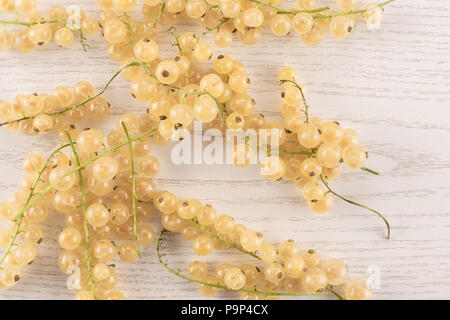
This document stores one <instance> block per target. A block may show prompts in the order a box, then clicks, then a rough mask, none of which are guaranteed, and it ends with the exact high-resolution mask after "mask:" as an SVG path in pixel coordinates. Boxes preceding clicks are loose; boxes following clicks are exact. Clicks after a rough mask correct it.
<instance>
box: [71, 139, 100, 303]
mask: <svg viewBox="0 0 450 320" xmlns="http://www.w3.org/2000/svg"><path fill="white" fill-rule="evenodd" d="M65 133H66V136H67V140H68V141H69V144H70V148H71V149H72V153H73V157H74V158H75V163H76V165H77V166H78V167H80V170H78V180H79V187H80V192H81V207H82V208H83V220H84V221H83V228H84V245H85V250H86V252H85V256H84V258H85V260H86V266H87V272H88V279H89V285H90V287H91V292H92V295H93V296H94V299H97V297H96V294H95V285H94V278H93V276H92V266H91V254H90V253H89V226H88V221H87V216H86V190H85V189H84V182H83V175H82V170H83V169H84V168H85V167H84V166H81V163H80V158H79V157H78V152H77V149H76V148H75V144H74V142H73V140H72V137H71V136H70V134H69V132H68V131H65Z"/></svg>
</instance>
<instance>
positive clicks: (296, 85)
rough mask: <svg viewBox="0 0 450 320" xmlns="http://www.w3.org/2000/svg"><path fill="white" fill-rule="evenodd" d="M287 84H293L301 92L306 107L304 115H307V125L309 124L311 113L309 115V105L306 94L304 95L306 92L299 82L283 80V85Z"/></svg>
mask: <svg viewBox="0 0 450 320" xmlns="http://www.w3.org/2000/svg"><path fill="white" fill-rule="evenodd" d="M286 82H289V83H292V84H293V85H294V86H295V87H296V88H297V89H298V90H300V94H301V95H302V100H303V105H304V106H305V110H304V113H305V123H309V113H308V111H309V105H308V103H307V102H306V98H305V94H304V92H303V89H302V87H301V86H300V85H299V84H298V83H297V82H295V81H292V80H281V83H282V84H283V83H286Z"/></svg>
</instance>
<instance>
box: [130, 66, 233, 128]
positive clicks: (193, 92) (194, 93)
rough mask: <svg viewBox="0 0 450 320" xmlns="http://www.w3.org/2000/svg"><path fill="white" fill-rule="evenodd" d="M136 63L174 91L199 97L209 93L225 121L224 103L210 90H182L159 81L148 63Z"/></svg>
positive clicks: (159, 83) (160, 83)
mask: <svg viewBox="0 0 450 320" xmlns="http://www.w3.org/2000/svg"><path fill="white" fill-rule="evenodd" d="M136 63H137V64H138V65H140V66H142V67H144V69H145V71H146V72H147V73H148V74H149V75H150V77H152V78H153V79H155V80H156V82H157V84H158V85H160V86H163V87H166V88H169V89H171V90H173V91H177V92H180V93H181V94H183V95H184V96H198V97H199V96H203V95H208V96H210V97H211V98H212V99H213V100H214V102H215V103H216V107H217V110H218V111H219V117H220V120H222V121H224V119H225V117H224V110H223V109H222V105H221V104H220V102H219V100H217V98H215V97H214V96H213V95H212V94H210V93H209V92H208V91H190V92H185V91H183V90H182V89H181V88H179V87H175V86H172V85H170V84H166V83H162V82H161V81H159V80H158V78H157V77H156V76H155V75H154V74H153V73H152V72H151V70H150V68H149V66H148V64H146V63H139V62H136Z"/></svg>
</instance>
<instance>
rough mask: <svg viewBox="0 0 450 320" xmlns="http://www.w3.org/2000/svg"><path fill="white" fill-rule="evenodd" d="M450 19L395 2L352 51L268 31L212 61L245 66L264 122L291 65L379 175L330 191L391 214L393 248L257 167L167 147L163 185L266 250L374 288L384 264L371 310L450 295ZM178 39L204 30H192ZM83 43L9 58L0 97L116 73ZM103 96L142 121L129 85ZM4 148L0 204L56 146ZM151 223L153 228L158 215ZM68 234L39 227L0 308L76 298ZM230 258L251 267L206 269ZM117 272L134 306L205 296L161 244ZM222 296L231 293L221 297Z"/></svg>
mask: <svg viewBox="0 0 450 320" xmlns="http://www.w3.org/2000/svg"><path fill="white" fill-rule="evenodd" d="M40 2H41V7H40V8H41V9H42V10H43V11H44V12H45V11H47V12H48V8H49V7H50V5H51V4H52V1H48V0H45V1H44V0H41V1H40ZM53 2H54V1H53ZM70 2H71V1H68V0H59V1H58V3H62V4H70ZM139 2H140V1H139V0H138V3H139ZM322 3H323V2H322ZM77 4H79V5H80V6H81V7H82V8H83V9H85V10H86V11H87V12H88V14H89V15H95V16H96V15H97V14H98V12H99V9H98V8H97V5H96V4H95V1H94V0H81V1H77ZM285 6H286V7H288V5H286V4H285ZM449 16H450V2H449V1H439V0H415V1H402V0H398V1H396V2H395V3H393V4H392V5H391V6H389V7H388V8H386V10H385V19H384V22H383V26H382V30H379V31H375V32H373V31H368V30H367V29H366V27H365V26H364V25H358V26H357V29H356V31H355V32H354V34H352V35H351V36H350V37H349V38H348V39H346V40H344V41H339V40H336V39H332V38H331V36H330V35H328V36H327V39H326V41H324V42H323V44H322V45H321V46H319V47H317V48H308V47H306V46H305V45H303V44H302V43H301V41H299V39H298V37H296V36H295V35H294V34H292V35H291V36H289V37H283V38H277V37H275V36H273V35H271V34H270V32H269V31H268V30H266V31H265V32H264V35H263V39H262V41H261V42H260V43H259V44H257V45H256V46H254V47H244V46H242V45H240V44H239V43H237V41H236V42H234V43H233V45H232V46H231V47H230V48H228V49H226V50H219V49H216V52H215V53H216V54H218V53H227V54H230V55H231V56H232V57H233V58H235V59H240V60H241V61H242V62H243V63H244V64H245V65H246V66H247V69H248V72H249V75H250V77H251V79H252V85H251V89H250V93H251V94H252V95H253V96H254V97H255V99H256V101H257V111H258V112H261V113H264V114H265V115H267V116H269V117H270V118H273V119H278V118H279V117H280V98H279V92H280V88H279V86H278V84H277V81H276V80H277V77H276V76H277V74H278V70H279V68H280V67H281V66H284V65H293V66H295V67H296V68H297V70H298V72H299V75H300V78H301V81H302V82H304V83H305V85H306V87H307V97H308V99H309V101H310V105H311V106H312V112H313V114H314V115H318V116H321V117H324V118H327V119H332V120H337V121H339V122H341V124H342V125H343V126H345V127H352V128H354V129H356V130H357V131H358V132H359V133H360V136H361V138H362V142H363V144H364V145H365V146H366V147H367V149H368V150H369V153H370V158H369V163H368V166H369V167H371V168H374V169H376V170H378V171H380V172H381V176H380V177H374V176H371V175H368V174H366V173H363V172H354V171H352V172H350V171H346V172H345V174H343V176H342V178H341V179H339V180H338V181H337V182H335V183H333V184H332V185H333V187H334V189H336V190H338V191H339V192H341V193H342V194H344V195H345V196H347V197H349V198H351V199H357V200H358V201H360V202H362V203H365V204H368V205H370V206H372V207H374V208H378V209H379V210H381V211H382V212H383V213H385V215H386V216H387V217H388V218H389V220H390V222H391V224H392V227H393V228H392V239H391V240H389V241H388V240H385V239H384V235H385V233H384V232H385V230H384V226H383V224H382V222H381V221H380V220H379V219H377V218H376V217H375V216H374V215H372V214H370V213H368V212H366V211H363V210H361V209H359V208H356V207H352V206H349V205H347V204H346V203H344V202H342V201H338V200H336V203H335V206H334V208H333V210H332V211H331V212H330V213H328V214H326V215H321V216H319V215H314V214H313V213H311V212H310V211H309V210H308V209H307V207H306V205H305V203H304V201H303V200H302V197H301V196H300V194H299V191H298V190H297V189H296V187H295V186H294V185H293V184H292V183H290V182H288V181H280V182H276V183H272V182H268V181H266V180H264V179H263V178H261V177H260V176H259V175H258V171H257V168H245V169H239V168H234V167H228V166H210V167H206V166H174V165H173V164H171V162H170V150H169V149H167V148H166V149H161V148H155V150H156V151H155V154H156V155H157V156H158V157H159V158H160V159H161V162H162V164H163V165H162V167H163V168H162V173H161V175H160V177H159V179H158V184H159V185H160V186H161V187H164V188H165V189H168V190H171V191H173V192H175V193H176V194H178V195H179V196H180V197H183V198H188V197H193V198H198V199H200V200H203V201H206V202H208V203H211V204H212V205H214V206H215V207H216V208H217V209H218V211H220V212H221V213H227V214H231V215H233V216H234V217H235V218H236V220H237V221H239V222H240V223H243V224H245V225H247V226H248V227H250V228H253V229H257V230H261V231H262V232H263V233H264V235H265V237H266V238H267V241H268V242H273V243H277V242H280V241H282V240H285V239H288V238H292V239H295V240H296V241H297V242H298V243H299V244H300V246H301V248H302V249H309V248H314V249H316V250H317V251H319V252H320V253H321V254H322V255H323V256H325V257H339V258H342V259H344V260H345V261H346V262H347V263H348V266H349V270H350V274H351V275H352V276H356V277H366V278H367V277H368V276H369V275H368V274H367V273H366V271H367V269H368V267H370V266H377V267H379V268H380V270H381V277H382V278H381V287H380V288H379V289H378V290H376V293H375V298H377V299H394V298H398V299H444V298H446V299H448V298H450V204H449V203H450V202H449V200H448V199H449V197H450V184H449V181H450V148H449V147H450V145H449V141H450V121H449V118H450V90H449V88H450V19H449ZM164 30H165V29H164ZM177 30H178V32H181V31H182V30H198V28H197V27H195V26H193V25H192V24H190V23H186V24H182V25H179V26H177ZM287 40H288V41H287ZM159 42H160V43H161V55H162V57H170V56H173V55H174V54H175V49H174V48H173V47H171V46H170V44H171V42H172V38H171V37H169V36H168V35H167V33H164V32H162V33H161V35H160V36H159ZM88 43H89V44H90V48H89V49H88V52H87V53H84V52H83V51H82V49H81V48H80V46H79V44H78V43H74V44H73V45H72V47H71V48H69V49H60V48H57V47H56V46H55V45H50V46H48V47H46V48H45V49H42V50H38V51H37V52H34V53H32V54H30V55H22V54H19V53H17V52H14V51H11V52H8V53H1V54H0V99H2V100H10V99H12V98H13V97H14V96H15V95H16V94H19V93H33V92H39V93H49V92H51V90H53V88H54V87H56V86H57V85H60V84H64V85H68V86H72V85H74V84H75V83H76V82H77V81H79V80H90V81H92V82H93V83H94V84H95V85H96V87H98V88H101V87H103V86H104V84H105V83H106V81H107V79H109V78H110V77H111V75H112V74H114V72H115V71H116V70H117V65H116V64H115V63H113V62H111V61H110V60H109V59H108V57H107V55H106V53H105V47H106V45H105V43H104V41H103V40H102V39H101V38H100V37H98V38H90V39H89V40H88ZM106 97H107V98H108V99H109V100H110V101H111V103H112V110H113V113H114V115H115V116H117V115H119V114H122V113H124V112H135V113H143V112H145V108H146V106H145V105H144V104H141V103H138V102H136V101H135V100H133V99H132V98H131V96H130V94H129V88H128V84H127V82H126V81H125V80H123V79H118V80H117V81H115V82H114V83H113V85H112V87H111V89H110V90H108V91H107V93H106ZM113 124H114V117H112V118H111V119H110V120H108V121H105V122H103V123H101V124H100V126H101V127H102V128H103V129H105V130H107V129H108V128H111V127H112V126H113ZM86 126H89V124H86ZM91 126H92V124H91ZM0 141H1V144H2V148H1V150H2V151H1V152H0V176H1V183H0V191H1V193H0V195H1V196H0V198H1V199H2V200H5V199H8V198H9V197H10V196H11V195H12V194H13V192H14V191H15V190H17V189H18V188H19V187H20V177H22V176H23V175H24V173H23V171H22V169H21V162H22V160H23V158H24V156H25V154H26V153H28V152H31V151H36V152H49V151H50V150H52V149H54V148H55V146H56V145H57V143H58V139H57V137H55V136H54V135H46V136H42V137H31V138H30V137H26V136H23V135H20V134H18V135H14V136H11V135H10V134H8V133H7V132H5V131H4V130H1V131H0ZM153 225H154V226H155V228H159V226H158V217H156V215H155V218H154V219H153ZM62 226H63V219H62V217H61V215H57V214H54V215H53V217H52V218H51V219H50V220H49V221H48V223H46V224H45V226H44V227H45V235H46V237H45V239H44V241H43V243H42V244H41V245H40V246H39V249H38V254H39V256H38V258H37V259H36V261H35V263H34V264H33V265H32V266H30V267H27V268H25V270H24V276H23V277H22V280H23V281H22V280H21V283H20V284H18V285H17V286H15V287H14V288H12V289H11V290H9V291H4V292H0V298H2V299H71V298H72V297H73V293H72V292H71V291H70V290H68V289H66V286H65V282H66V276H65V275H63V274H62V273H61V272H60V271H59V269H58V267H57V257H58V254H59V252H60V249H59V247H58V244H57V242H56V238H57V234H58V232H59V231H60V230H61V228H62ZM166 248H167V253H168V256H167V257H168V259H169V260H170V261H171V263H172V264H173V265H174V266H179V267H180V268H182V269H184V270H185V268H186V266H187V263H188V262H189V261H191V260H192V259H194V258H195V257H194V255H193V254H192V250H191V249H190V243H189V242H186V241H184V240H181V238H180V237H173V238H172V239H171V240H170V241H168V242H167V246H166ZM225 259H226V260H227V261H232V262H235V263H243V262H244V261H249V260H247V259H246V258H245V257H244V258H243V257H242V256H240V255H238V254H235V253H231V252H225V253H218V254H214V255H213V256H211V257H208V258H207V259H206V260H208V261H211V262H213V263H218V262H221V261H223V260H225ZM118 270H119V277H120V284H119V287H120V288H121V289H123V290H124V291H125V292H126V294H127V296H128V297H129V298H134V299H144V298H146V299H165V298H173V299H185V298H199V299H200V298H201V296H200V295H199V293H198V291H197V290H196V287H195V285H192V284H188V283H186V282H184V281H181V280H180V279H178V278H176V277H175V276H173V275H171V274H169V273H167V272H166V270H165V269H164V268H163V267H162V266H161V265H159V264H158V262H157V257H156V255H155V247H151V248H148V249H146V250H145V251H144V257H143V259H142V260H141V261H139V262H138V263H136V264H133V265H123V264H118ZM219 297H221V298H232V297H234V298H235V297H236V296H234V295H231V294H225V293H222V294H220V296H219Z"/></svg>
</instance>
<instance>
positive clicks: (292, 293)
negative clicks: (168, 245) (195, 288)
mask: <svg viewBox="0 0 450 320" xmlns="http://www.w3.org/2000/svg"><path fill="white" fill-rule="evenodd" d="M168 232H169V231H168V230H166V229H163V230H162V231H161V233H160V234H159V238H158V243H157V245H156V253H157V255H158V260H159V262H160V263H161V264H162V265H163V266H164V267H165V268H166V269H167V270H168V271H169V272H170V273H173V274H174V275H176V276H178V277H180V278H182V279H184V280H187V281H189V282H194V283H198V284H201V285H204V286H208V287H214V288H218V289H222V290H226V291H240V292H245V293H253V294H259V295H263V296H265V297H268V296H312V295H313V296H318V295H327V294H328V293H326V292H313V293H307V292H266V291H260V290H257V289H254V290H247V289H239V290H232V289H230V288H228V287H227V286H223V285H221V284H219V283H208V282H205V281H201V280H197V279H192V278H189V277H187V276H185V275H183V274H181V273H180V271H176V270H174V269H172V268H171V267H170V266H169V264H168V262H167V261H164V260H163V258H162V257H163V254H162V253H161V246H162V243H163V240H164V235H165V234H166V233H168Z"/></svg>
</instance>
